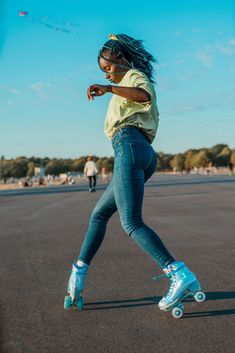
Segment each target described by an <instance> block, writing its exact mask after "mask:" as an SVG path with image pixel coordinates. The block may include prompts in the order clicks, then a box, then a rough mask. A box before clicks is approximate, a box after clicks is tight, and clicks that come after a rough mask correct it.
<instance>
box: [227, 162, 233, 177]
mask: <svg viewBox="0 0 235 353" xmlns="http://www.w3.org/2000/svg"><path fill="white" fill-rule="evenodd" d="M228 169H229V175H230V176H232V175H233V163H232V162H230V163H229V165H228Z"/></svg>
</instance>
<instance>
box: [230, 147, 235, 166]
mask: <svg viewBox="0 0 235 353" xmlns="http://www.w3.org/2000/svg"><path fill="white" fill-rule="evenodd" d="M230 163H232V164H234V165H235V150H233V151H232V153H231V156H230Z"/></svg>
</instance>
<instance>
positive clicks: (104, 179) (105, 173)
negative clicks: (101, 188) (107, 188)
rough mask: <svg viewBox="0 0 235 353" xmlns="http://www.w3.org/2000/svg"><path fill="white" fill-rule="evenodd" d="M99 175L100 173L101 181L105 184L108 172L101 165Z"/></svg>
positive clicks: (107, 179)
mask: <svg viewBox="0 0 235 353" xmlns="http://www.w3.org/2000/svg"><path fill="white" fill-rule="evenodd" d="M101 175H102V181H103V183H105V184H107V183H108V182H109V173H108V169H107V168H105V167H103V168H102V169H101Z"/></svg>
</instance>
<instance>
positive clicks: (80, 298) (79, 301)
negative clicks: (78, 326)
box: [77, 297, 84, 310]
mask: <svg viewBox="0 0 235 353" xmlns="http://www.w3.org/2000/svg"><path fill="white" fill-rule="evenodd" d="M83 306H84V301H83V297H79V298H78V302H77V308H78V310H82V309H83Z"/></svg>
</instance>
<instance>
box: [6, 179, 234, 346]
mask: <svg viewBox="0 0 235 353" xmlns="http://www.w3.org/2000/svg"><path fill="white" fill-rule="evenodd" d="M104 188H105V186H104V185H100V186H99V187H98V191H97V192H96V193H92V194H90V193H88V192H87V187H85V186H84V185H79V186H77V185H74V186H66V187H58V188H45V189H35V190H34V189H27V190H26V189H22V190H18V191H11V192H1V193H0V278H1V285H0V320H1V321H0V347H1V349H0V351H1V353H18V352H20V353H21V352H22V353H39V352H40V353H101V352H102V353H104V352H105V353H119V352H120V353H121V352H125V353H126V352H132V353H153V352H158V353H163V352H166V353H171V352H172V353H173V352H174V353H175V352H177V353H181V352H185V353H186V352H187V353H189V352H193V353H194V352H195V353H220V352H221V353H222V352H223V353H232V352H233V351H234V344H235V340H234V317H235V305H234V301H235V290H234V245H235V236H234V235H235V231H234V230H235V213H234V211H235V201H234V200H235V177H229V176H154V177H153V178H152V179H151V181H150V182H149V183H148V184H147V185H146V189H145V202H144V210H143V211H144V219H145V222H146V223H147V224H148V225H149V226H151V227H152V228H154V229H155V230H156V231H157V233H159V235H160V236H161V238H162V240H163V241H164V242H165V243H166V245H167V246H168V247H169V249H170V251H171V252H172V253H173V255H174V256H175V257H176V258H178V259H180V260H184V261H185V262H186V263H187V264H188V265H189V266H190V267H191V268H192V269H193V271H194V272H196V274H197V275H198V277H199V279H200V281H201V282H202V284H203V285H204V289H205V292H206V293H207V301H206V302H204V303H202V304H198V303H195V302H193V301H188V302H186V303H185V315H184V317H183V318H182V319H179V320H175V319H173V318H172V316H171V314H170V313H163V312H160V311H159V310H158V307H157V303H158V301H159V299H160V298H161V296H162V295H164V294H165V293H166V291H167V290H168V288H169V283H168V279H163V280H161V281H158V282H156V281H153V280H152V277H153V276H155V275H158V274H159V275H160V274H161V272H160V270H159V269H158V267H157V266H156V265H155V264H154V263H153V262H152V260H151V259H150V258H148V257H147V255H146V254H145V253H143V252H142V250H141V249H139V248H138V247H137V246H136V244H135V243H134V242H133V241H132V240H131V239H130V238H128V236H127V235H126V234H125V233H124V231H123V230H122V228H121V226H120V222H119V218H118V215H117V214H116V215H114V216H113V218H112V219H111V221H110V223H109V226H108V229H107V234H106V238H105V241H104V243H103V244H102V246H101V249H100V251H99V252H98V254H97V255H96V257H95V258H94V260H93V262H92V265H91V266H90V269H89V276H88V278H87V282H86V288H85V292H84V297H85V302H86V305H85V307H84V310H83V311H82V312H78V311H76V309H75V308H74V309H72V310H71V311H65V310H64V309H63V301H64V296H65V294H66V285H67V280H68V277H69V274H70V268H71V265H72V262H73V261H74V259H75V258H76V256H77V254H78V251H79V248H80V245H81V243H82V240H83V236H84V233H85V231H86V227H87V223H88V220H89V215H90V213H91V211H92V209H93V207H94V205H95V203H96V201H97V200H98V198H99V197H100V195H101V193H102V191H103V189H104Z"/></svg>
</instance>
